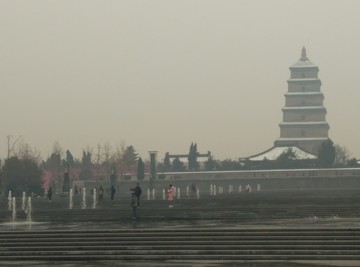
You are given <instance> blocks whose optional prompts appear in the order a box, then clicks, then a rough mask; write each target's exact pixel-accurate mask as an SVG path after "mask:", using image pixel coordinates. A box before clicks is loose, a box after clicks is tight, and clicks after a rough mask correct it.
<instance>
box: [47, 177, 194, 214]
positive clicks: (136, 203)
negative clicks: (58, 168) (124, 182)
mask: <svg viewBox="0 0 360 267" xmlns="http://www.w3.org/2000/svg"><path fill="white" fill-rule="evenodd" d="M192 190H194V191H195V190H196V189H195V185H192ZM130 191H131V192H132V194H131V202H130V206H131V207H132V211H133V219H137V217H138V211H137V210H138V208H139V207H140V197H141V194H142V189H141V187H140V184H139V183H136V186H135V187H134V188H131V189H130ZM97 193H98V200H99V201H102V200H104V189H103V187H102V186H100V187H99V189H98V190H97ZM115 193H116V190H115V187H114V186H113V185H112V186H111V189H110V198H111V200H114V197H115ZM175 194H176V189H175V187H174V186H173V185H172V184H170V185H169V187H168V188H167V199H168V201H169V208H173V200H174V196H175ZM47 196H48V199H49V201H51V199H52V189H51V187H49V189H48V192H47Z"/></svg>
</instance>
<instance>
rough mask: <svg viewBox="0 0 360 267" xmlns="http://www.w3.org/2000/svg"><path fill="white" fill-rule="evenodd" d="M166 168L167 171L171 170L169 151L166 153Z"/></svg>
mask: <svg viewBox="0 0 360 267" xmlns="http://www.w3.org/2000/svg"><path fill="white" fill-rule="evenodd" d="M164 169H165V171H170V170H171V162H170V155H169V152H166V154H165V158H164Z"/></svg>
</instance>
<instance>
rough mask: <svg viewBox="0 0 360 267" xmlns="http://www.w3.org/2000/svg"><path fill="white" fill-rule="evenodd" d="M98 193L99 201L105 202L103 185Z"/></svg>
mask: <svg viewBox="0 0 360 267" xmlns="http://www.w3.org/2000/svg"><path fill="white" fill-rule="evenodd" d="M98 193H99V201H101V200H104V189H103V188H102V186H101V185H100V188H99V192H98Z"/></svg>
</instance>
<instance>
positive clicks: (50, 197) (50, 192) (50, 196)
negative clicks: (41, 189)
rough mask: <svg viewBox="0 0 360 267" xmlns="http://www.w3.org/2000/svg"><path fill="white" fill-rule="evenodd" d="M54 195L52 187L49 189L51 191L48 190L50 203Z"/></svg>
mask: <svg viewBox="0 0 360 267" xmlns="http://www.w3.org/2000/svg"><path fill="white" fill-rule="evenodd" d="M52 194H53V192H52V188H51V186H50V187H49V189H48V194H47V195H48V199H49V202H51V199H52Z"/></svg>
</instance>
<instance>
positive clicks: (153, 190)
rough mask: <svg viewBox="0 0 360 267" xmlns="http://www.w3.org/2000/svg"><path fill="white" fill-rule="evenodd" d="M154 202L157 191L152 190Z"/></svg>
mask: <svg viewBox="0 0 360 267" xmlns="http://www.w3.org/2000/svg"><path fill="white" fill-rule="evenodd" d="M152 200H155V189H154V188H153V190H152Z"/></svg>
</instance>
